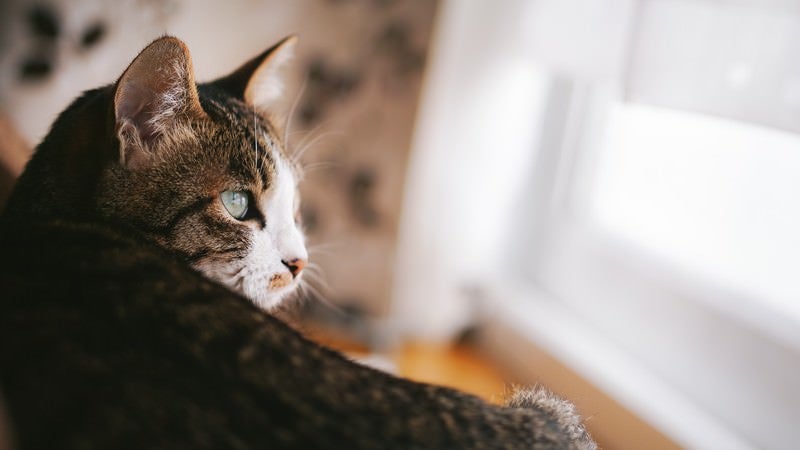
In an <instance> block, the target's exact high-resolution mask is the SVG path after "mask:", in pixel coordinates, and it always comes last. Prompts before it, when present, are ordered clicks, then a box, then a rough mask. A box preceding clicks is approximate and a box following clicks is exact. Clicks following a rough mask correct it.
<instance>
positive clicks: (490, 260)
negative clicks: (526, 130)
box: [392, 1, 800, 449]
mask: <svg viewBox="0 0 800 450" xmlns="http://www.w3.org/2000/svg"><path fill="white" fill-rule="evenodd" d="M525 3H526V2H524V1H508V2H504V3H502V4H494V3H493V4H492V7H493V8H496V9H499V10H501V13H500V14H499V16H500V17H505V18H506V19H508V18H509V17H511V16H513V15H511V16H509V15H508V14H507V13H508V11H513V10H514V9H515V8H517V9H521V8H524V7H525ZM628 3H630V4H631V7H632V8H635V7H636V3H637V2H635V1H632V2H628ZM489 12H490V10H487V8H486V5H485V4H481V3H480V2H456V1H445V2H444V4H443V5H442V7H441V10H440V13H439V14H440V17H439V27H438V31H437V36H436V41H435V44H434V49H433V52H432V56H433V58H432V60H431V63H432V66H431V67H430V68H429V73H428V79H427V80H426V86H425V88H424V90H423V92H424V93H425V95H424V97H423V100H422V105H421V108H420V113H419V118H418V123H419V125H418V128H417V131H416V135H415V138H414V144H413V146H414V152H413V154H412V159H411V161H410V164H409V175H408V176H409V185H408V190H407V192H406V196H405V205H404V215H403V219H402V223H401V227H400V238H399V241H400V243H399V246H398V257H397V276H396V288H395V295H394V299H393V300H394V301H393V311H392V320H393V321H394V323H395V325H396V330H398V331H399V332H400V333H402V334H405V335H410V336H412V337H414V338H447V337H448V336H451V335H452V333H454V332H456V331H457V330H458V329H459V328H460V327H461V326H463V325H465V324H468V323H469V322H470V321H471V320H472V319H474V318H476V317H477V318H479V319H481V320H483V325H484V326H483V330H484V333H483V334H481V336H483V339H482V341H481V342H482V343H483V345H484V348H485V349H486V350H487V353H488V354H490V355H494V356H495V357H496V358H497V359H498V360H499V361H500V362H503V363H505V364H506V365H507V366H508V367H511V368H515V369H516V370H517V373H518V374H519V375H520V377H522V378H523V379H524V380H525V381H527V382H530V381H537V380H540V381H543V382H545V383H547V384H548V385H551V386H555V387H557V389H560V390H561V391H562V393H564V394H565V395H568V396H569V397H570V398H571V399H572V400H574V401H576V403H578V405H579V406H581V407H582V408H583V409H584V413H585V414H587V415H589V416H591V417H594V419H593V420H594V422H595V423H596V429H595V430H594V431H595V433H596V434H598V435H602V438H603V439H604V442H606V443H607V445H614V447H615V448H645V447H646V448H655V447H660V446H661V445H664V446H665V448H669V446H673V447H674V446H681V447H684V448H701V449H705V448H709V449H710V448H714V449H717V448H719V449H722V448H724V449H740V448H741V449H745V448H776V449H777V448H793V446H794V445H795V444H796V442H800V428H798V427H796V426H795V425H794V422H796V420H797V419H798V418H800V383H796V382H795V378H796V375H797V374H798V373H800V331H798V328H800V327H797V324H796V323H794V322H793V321H792V320H790V319H788V318H786V317H784V316H782V315H781V314H779V313H777V312H776V311H772V310H770V309H769V308H768V307H764V306H763V305H760V304H759V303H758V302H754V301H752V299H748V298H742V297H741V296H738V295H737V294H736V293H731V292H725V291H724V290H722V289H720V288H719V287H715V286H711V285H709V284H708V283H707V282H706V281H704V280H697V279H694V277H693V276H692V274H689V273H682V272H681V270H680V269H676V268H673V267H669V266H667V265H666V264H664V263H662V262H660V261H658V260H656V259H655V258H653V257H651V256H648V255H646V254H643V253H642V252H641V251H638V250H636V249H634V248H631V247H630V246H629V245H627V244H625V243H624V242H621V241H619V240H617V239H615V238H613V237H612V236H610V235H607V234H603V233H602V232H600V231H598V230H596V229H593V228H592V227H591V226H589V225H588V224H587V223H586V222H585V219H584V218H583V217H581V216H580V215H579V214H575V211H576V210H578V209H580V208H576V205H575V203H574V201H575V199H576V198H577V199H580V198H581V197H580V195H578V194H579V193H580V192H579V191H580V190H581V189H585V187H586V186H583V185H582V183H586V182H587V180H585V179H584V178H583V177H582V175H583V174H582V173H581V171H580V170H579V168H580V165H581V164H582V163H583V162H585V161H586V160H587V158H592V157H593V155H592V154H591V152H592V151H593V150H592V148H593V147H591V146H590V145H587V144H588V142H586V140H585V139H587V136H596V135H597V133H596V130H594V131H593V130H592V127H597V126H599V124H602V116H603V114H604V113H605V112H606V110H607V108H608V105H609V104H610V103H611V102H613V101H616V98H618V97H619V96H618V94H617V93H616V92H614V88H613V87H610V88H602V87H600V88H598V86H599V85H598V84H597V83H581V82H579V81H576V80H574V79H570V78H565V77H559V76H553V77H550V78H547V79H542V80H539V83H540V86H544V87H545V88H546V89H544V90H542V89H539V91H537V92H539V93H541V92H545V91H546V94H545V95H542V96H541V98H540V99H538V100H537V102H538V106H537V107H536V108H534V109H536V110H537V111H538V114H540V117H544V118H546V119H547V121H546V123H541V124H538V127H539V128H538V129H537V130H535V132H533V138H534V139H535V142H536V145H535V146H536V154H535V161H533V162H532V164H534V167H535V173H534V174H533V175H532V176H531V177H530V178H529V179H528V182H529V183H530V185H529V186H528V187H526V188H525V192H526V193H527V196H526V199H525V203H524V208H519V209H518V211H522V212H524V214H523V215H520V216H518V217H514V218H512V220H511V222H512V223H515V224H516V225H517V226H518V227H521V228H520V229H517V230H514V231H512V232H510V233H509V235H510V236H511V238H512V239H511V240H512V242H510V243H507V244H508V245H505V246H502V247H500V250H499V251H498V253H499V254H496V255H486V260H487V262H486V266H488V269H486V270H477V269H483V268H481V267H479V266H476V265H470V264H467V263H464V261H463V260H464V259H465V258H464V257H463V256H462V257H460V256H459V255H458V251H459V249H458V248H457V245H458V244H457V240H456V238H455V237H453V234H454V233H455V234H457V233H458V231H457V230H458V229H459V227H461V226H463V225H464V223H466V222H467V221H468V220H470V219H472V218H474V217H475V215H474V212H473V211H470V210H462V209H459V205H458V204H453V203H452V201H451V200H452V198H453V197H452V196H453V195H457V194H458V193H459V192H460V189H461V188H464V189H465V190H466V191H469V189H470V188H472V185H471V184H470V183H474V180H475V179H476V178H475V177H474V175H476V174H480V172H475V173H470V172H469V171H465V172H464V173H458V171H455V172H456V173H449V174H448V175H449V176H450V177H449V178H448V180H450V182H452V183H454V186H447V187H445V188H444V189H442V185H441V181H442V178H441V176H440V175H441V171H442V170H446V167H447V164H461V162H462V161H463V160H468V159H469V158H479V157H480V156H479V154H480V152H481V149H478V150H475V152H474V153H470V149H469V148H468V145H469V143H468V142H465V141H464V140H463V139H462V140H455V141H454V137H456V138H458V137H460V136H462V135H463V133H464V132H465V130H470V132H471V133H473V132H474V133H477V132H478V131H476V130H474V128H470V127H469V126H468V124H473V123H474V122H472V121H471V120H469V119H468V118H465V117H467V116H468V115H469V111H468V109H469V102H468V101H467V100H468V99H467V98H468V97H469V95H470V92H469V88H470V87H471V86H475V85H476V84H479V82H476V81H475V79H476V78H480V75H481V74H482V73H486V71H487V70H488V69H487V68H486V67H484V66H479V65H478V64H481V63H483V62H484V61H483V59H482V58H489V61H490V62H489V63H486V65H491V57H494V56H496V54H497V53H498V52H503V51H505V52H508V51H509V50H508V47H507V44H508V42H505V41H503V37H504V34H503V33H505V32H507V29H504V28H503V26H502V24H501V25H499V26H498V25H497V24H495V25H494V26H493V27H489V28H488V29H487V28H485V27H484V25H486V23H488V22H487V21H484V19H485V18H486V15H487V14H488V13H489ZM502 13H506V14H502ZM477 29H481V30H482V33H479V34H476V33H475V30H477ZM464 48H468V49H469V57H467V56H465V55H467V52H465V50H464ZM437 57H438V58H437ZM564 105H569V106H568V107H566V108H565V107H564ZM537 108H538V109H537ZM465 111H466V112H465ZM532 128H534V127H532ZM453 142H456V143H457V144H458V145H448V144H452V143H453ZM453 147H455V148H453ZM485 150H486V151H500V150H497V149H485ZM471 161H472V163H475V161H476V160H475V159H473V160H471ZM477 161H480V160H479V159H478V160H477ZM459 177H461V179H459ZM459 183H461V184H460V185H459ZM510 188H511V185H509V186H508V189H510ZM507 193H509V194H513V193H514V192H513V191H511V190H508V191H507ZM578 206H579V205H578ZM448 230H449V231H448ZM526 239H527V240H526ZM466 259H468V260H473V259H476V258H474V255H469V254H468V257H467V258H466ZM476 267H477V269H476ZM465 286H467V287H478V288H479V289H478V291H482V292H484V295H482V296H479V297H481V301H479V302H477V303H478V305H477V306H476V302H474V301H473V300H474V299H475V295H474V292H476V291H475V290H470V291H469V292H471V294H469V295H464V287H465ZM476 308H477V309H476ZM686 368H691V369H688V370H687V369H686ZM565 378H569V379H572V380H573V381H574V380H580V382H575V383H566V382H564V379H565ZM576 386H577V387H576ZM581 386H582V387H581ZM598 399H600V400H598ZM623 416H624V417H626V418H627V419H629V420H616V419H614V418H619V417H623ZM637 420H638V421H640V422H637ZM590 426H592V420H590ZM653 443H658V444H657V445H654V444H653Z"/></svg>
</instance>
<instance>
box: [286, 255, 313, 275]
mask: <svg viewBox="0 0 800 450" xmlns="http://www.w3.org/2000/svg"><path fill="white" fill-rule="evenodd" d="M281 262H282V263H283V265H284V266H286V268H287V269H289V272H291V273H292V277H293V278H297V275H299V274H300V271H302V270H303V268H304V267H305V266H306V264H308V262H307V261H306V260H305V259H300V258H294V259H290V260H288V261H287V260H285V259H283V260H281Z"/></svg>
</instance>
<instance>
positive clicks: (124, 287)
mask: <svg viewBox="0 0 800 450" xmlns="http://www.w3.org/2000/svg"><path fill="white" fill-rule="evenodd" d="M0 248H3V258H1V259H0V286H2V291H3V295H2V300H0V381H1V382H2V390H3V393H4V396H5V400H6V403H7V405H8V409H9V415H10V416H11V423H12V428H13V429H14V431H15V433H14V434H15V435H16V437H17V439H18V441H19V444H20V445H19V448H23V449H24V448H119V447H120V445H123V446H128V447H130V448H142V446H145V447H147V448H159V447H163V448H197V447H205V448H237V447H240V448H251V447H248V446H247V445H244V443H245V442H251V443H252V442H258V441H259V440H260V441H262V442H264V441H265V440H264V439H263V438H260V436H259V435H260V433H261V432H262V431H263V427H264V425H265V424H267V423H280V415H281V414H286V412H287V411H289V410H290V408H285V409H283V408H280V407H278V403H276V402H273V401H266V402H265V401H264V398H263V392H264V391H263V390H262V391H260V392H259V391H258V390H257V389H255V388H253V387H252V386H249V385H248V383H247V382H246V381H245V380H243V379H242V378H241V374H238V373H235V370H234V368H235V367H236V364H235V362H234V361H232V359H233V358H235V357H236V356H237V348H239V347H241V346H243V345H245V344H244V343H245V342H247V341H248V340H251V339H252V338H253V336H252V335H253V333H255V331H254V329H255V328H258V326H259V324H263V322H264V321H265V320H269V319H268V318H267V317H266V316H265V315H263V314H262V313H261V312H260V311H258V310H257V309H255V308H254V307H252V306H251V305H250V304H248V303H247V301H246V300H244V299H242V298H240V297H238V296H237V295H234V294H232V293H230V292H228V291H227V290H226V289H225V288H223V287H221V286H218V285H217V284H215V283H213V282H210V281H208V280H206V279H205V278H203V277H202V276H200V275H199V274H198V273H195V272H194V271H193V270H191V269H189V268H187V267H185V265H184V264H183V263H181V262H180V261H179V260H178V259H177V258H175V257H173V256H171V255H170V254H168V253H166V252H164V251H162V250H160V249H159V248H156V247H154V246H152V245H149V244H147V243H146V242H144V241H142V240H140V239H138V238H135V237H132V236H131V235H129V234H128V233H126V232H119V231H114V230H113V229H110V228H106V227H103V226H99V225H96V224H91V225H90V224H76V223H67V222H50V223H44V224H40V223H20V222H9V221H4V223H2V225H0ZM224 355H229V356H230V358H229V359H228V360H222V359H220V357H221V356H224ZM271 406H276V407H275V408H272V407H271ZM231 417H241V418H242V419H243V420H239V421H231V420H229V419H230V418H231ZM254 425H258V426H254ZM154 430H158V432H157V433H154ZM126 443H128V444H126Z"/></svg>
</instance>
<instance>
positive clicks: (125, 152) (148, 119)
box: [114, 36, 205, 168]
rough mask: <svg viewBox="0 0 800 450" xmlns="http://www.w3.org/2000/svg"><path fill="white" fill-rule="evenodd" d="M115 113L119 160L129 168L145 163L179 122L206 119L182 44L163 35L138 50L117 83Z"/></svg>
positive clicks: (190, 60) (190, 62) (184, 46)
mask: <svg viewBox="0 0 800 450" xmlns="http://www.w3.org/2000/svg"><path fill="white" fill-rule="evenodd" d="M114 114H115V119H116V128H117V136H118V137H119V139H120V161H121V162H122V164H123V165H125V166H127V167H133V168H136V167H141V166H142V165H145V164H146V163H147V161H148V160H149V159H150V157H151V156H152V155H151V154H150V153H151V152H152V151H154V149H155V148H156V144H157V141H158V140H159V139H160V138H161V137H162V136H163V135H164V134H165V133H166V132H168V130H169V129H170V128H172V127H175V126H176V125H177V124H178V122H180V121H182V120H187V119H191V118H199V117H203V116H205V113H204V112H203V108H202V107H201V106H200V99H199V97H198V94H197V86H196V85H195V80H194V69H193V67H192V58H191V55H190V54H189V49H188V48H187V47H186V44H184V43H183V42H182V41H181V40H179V39H177V38H174V37H171V36H165V37H162V38H160V39H157V40H155V41H153V42H152V43H151V44H150V45H148V46H147V47H146V48H145V49H144V50H142V52H141V53H139V55H138V56H137V57H136V58H135V59H134V60H133V62H131V64H130V65H129V66H128V68H127V69H126V70H125V72H123V74H122V76H121V77H120V79H119V81H117V84H116V89H115V93H114Z"/></svg>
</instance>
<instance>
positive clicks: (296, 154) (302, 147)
mask: <svg viewBox="0 0 800 450" xmlns="http://www.w3.org/2000/svg"><path fill="white" fill-rule="evenodd" d="M330 136H344V132H341V131H326V132H324V133H322V134H320V135H318V136H315V137H314V138H312V139H310V140H309V138H308V137H306V138H304V139H303V140H302V141H301V142H300V143H299V144H298V145H297V147H296V149H295V150H294V151H293V152H292V156H291V160H292V162H293V163H294V164H299V162H300V159H301V158H302V157H303V155H305V153H306V152H307V151H308V150H309V149H310V148H312V147H314V144H316V143H317V142H319V141H320V140H321V139H324V138H327V137H330Z"/></svg>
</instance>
